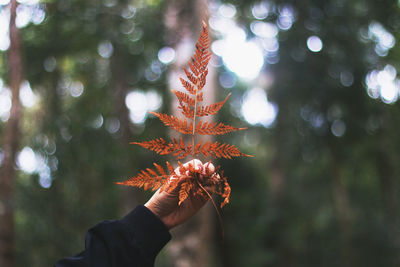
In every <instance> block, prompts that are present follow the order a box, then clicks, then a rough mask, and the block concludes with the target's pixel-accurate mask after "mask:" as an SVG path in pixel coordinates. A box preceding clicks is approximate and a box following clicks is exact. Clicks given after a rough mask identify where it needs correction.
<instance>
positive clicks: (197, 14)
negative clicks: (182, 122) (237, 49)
mask: <svg viewBox="0 0 400 267" xmlns="http://www.w3.org/2000/svg"><path fill="white" fill-rule="evenodd" d="M207 2H208V1H200V0H196V1H190V0H174V1H170V2H169V6H168V8H167V11H166V17H165V23H166V26H167V29H168V38H169V40H168V42H169V45H171V46H173V47H174V48H175V54H176V55H177V56H178V57H177V58H176V61H175V63H174V64H173V65H171V66H170V69H169V74H168V84H169V88H173V89H175V90H179V88H182V85H181V84H180V82H179V77H185V74H184V73H183V71H182V67H184V66H187V61H188V59H189V58H190V56H191V55H192V53H193V52H194V44H195V42H196V41H195V40H196V39H197V36H198V33H199V32H200V29H201V21H202V20H204V21H207V18H208V16H207ZM214 83H215V69H213V68H212V67H211V66H209V73H208V76H207V83H206V86H205V87H204V89H203V91H204V99H205V102H206V103H211V102H215V101H214V100H215V86H214ZM171 99H173V101H171V110H172V113H173V114H174V116H178V117H180V116H181V114H180V111H179V110H178V108H177V107H178V101H177V100H176V98H175V97H174V96H172V98H171ZM171 135H174V133H171ZM174 137H176V136H174ZM197 141H199V137H198V136H196V142H197ZM213 213H214V211H213V207H212V205H211V204H210V203H208V204H207V205H206V206H205V207H203V208H202V209H201V210H200V212H199V213H198V214H197V215H195V216H194V217H193V218H192V219H190V220H189V221H188V222H186V223H185V224H184V225H181V226H179V227H177V228H176V229H174V230H173V231H172V235H173V239H172V241H171V242H170V244H169V245H168V246H167V253H168V263H169V266H176V267H187V266H190V267H206V266H210V265H211V261H212V253H211V252H212V248H213V246H212V244H213V232H214V227H213V225H214V221H213V219H212V218H213V217H212V216H213Z"/></svg>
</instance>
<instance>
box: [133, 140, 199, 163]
mask: <svg viewBox="0 0 400 267" xmlns="http://www.w3.org/2000/svg"><path fill="white" fill-rule="evenodd" d="M130 144H134V145H139V146H141V147H144V148H146V149H148V150H152V151H154V152H156V153H157V154H160V155H168V154H172V155H173V156H174V157H175V158H176V159H183V158H185V157H187V156H188V155H190V153H192V146H191V145H190V144H188V145H187V146H186V145H185V142H184V141H183V139H182V137H181V138H179V140H176V139H175V138H172V142H169V143H167V141H165V140H164V139H163V138H158V139H154V140H150V141H143V142H131V143H130Z"/></svg>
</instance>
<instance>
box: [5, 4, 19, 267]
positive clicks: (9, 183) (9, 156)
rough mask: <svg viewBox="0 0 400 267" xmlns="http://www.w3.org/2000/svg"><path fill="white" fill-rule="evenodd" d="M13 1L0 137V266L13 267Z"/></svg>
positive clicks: (16, 47) (15, 42)
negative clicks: (5, 115) (6, 105)
mask: <svg viewBox="0 0 400 267" xmlns="http://www.w3.org/2000/svg"><path fill="white" fill-rule="evenodd" d="M16 9H17V2H16V0H11V2H10V14H11V18H10V26H9V31H10V48H9V51H8V69H9V79H10V81H9V83H10V89H11V94H12V106H11V110H10V118H9V119H8V122H7V124H6V126H5V131H4V136H3V156H4V157H3V163H2V168H1V172H0V174H1V177H0V266H2V267H12V266H14V199H13V198H14V186H13V183H14V179H15V166H14V163H15V157H16V153H17V149H18V143H19V135H20V133H19V121H20V118H21V112H22V111H21V103H20V101H19V87H20V84H21V80H22V58H21V48H20V46H21V43H20V37H19V32H18V28H17V27H16V25H15V18H16Z"/></svg>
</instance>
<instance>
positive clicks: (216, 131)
mask: <svg viewBox="0 0 400 267" xmlns="http://www.w3.org/2000/svg"><path fill="white" fill-rule="evenodd" d="M246 129H247V128H236V127H233V126H230V125H227V124H223V123H222V122H220V123H216V122H208V121H206V122H203V121H199V123H198V124H197V125H196V130H195V132H196V133H198V134H201V135H223V134H227V133H230V132H234V131H242V130H246Z"/></svg>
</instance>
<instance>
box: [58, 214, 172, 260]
mask: <svg viewBox="0 0 400 267" xmlns="http://www.w3.org/2000/svg"><path fill="white" fill-rule="evenodd" d="M170 239H171V235H170V234H169V232H168V229H167V227H166V226H165V225H164V224H163V223H162V222H161V220H160V219H158V218H157V217H156V216H155V215H154V214H153V213H152V212H151V211H150V210H149V209H147V208H146V207H145V206H138V207H136V208H135V209H134V210H133V211H131V212H130V213H129V214H128V215H126V216H125V217H124V218H122V219H121V220H113V221H104V222H102V223H100V224H98V225H96V226H95V227H93V228H91V229H90V230H89V231H88V232H87V234H86V240H85V250H84V251H83V252H81V253H80V254H78V255H76V256H74V257H70V258H65V259H62V260H60V261H58V262H57V263H56V264H55V267H78V266H85V267H106V266H107V267H110V266H112V267H125V266H129V267H131V266H132V267H136V266H137V267H142V266H143V267H147V266H154V260H155V258H156V256H157V254H158V253H159V252H160V250H161V249H162V248H163V247H164V245H165V244H166V243H167V242H168V241H169V240H170Z"/></svg>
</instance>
